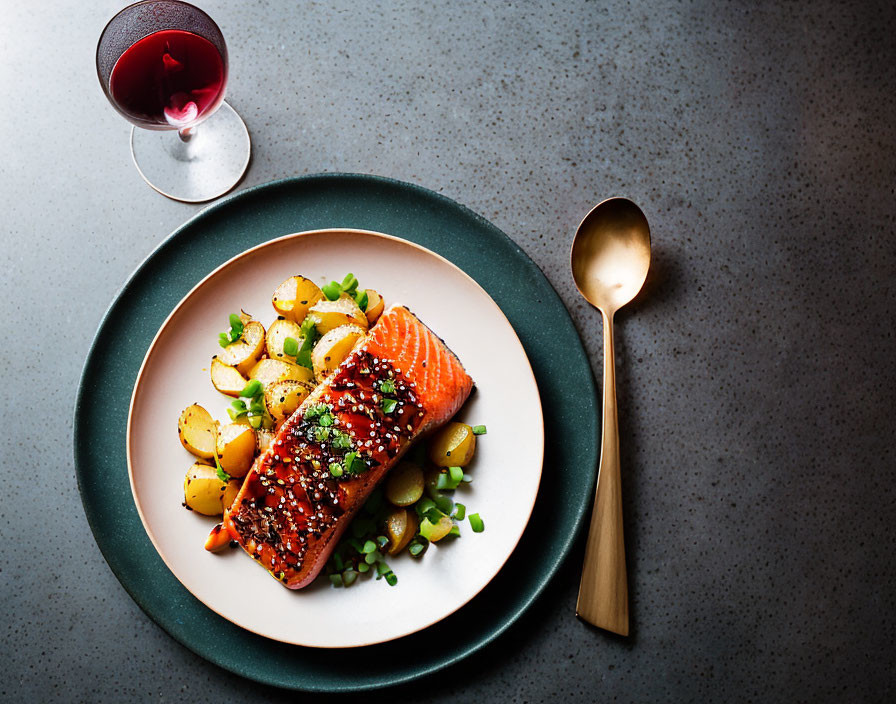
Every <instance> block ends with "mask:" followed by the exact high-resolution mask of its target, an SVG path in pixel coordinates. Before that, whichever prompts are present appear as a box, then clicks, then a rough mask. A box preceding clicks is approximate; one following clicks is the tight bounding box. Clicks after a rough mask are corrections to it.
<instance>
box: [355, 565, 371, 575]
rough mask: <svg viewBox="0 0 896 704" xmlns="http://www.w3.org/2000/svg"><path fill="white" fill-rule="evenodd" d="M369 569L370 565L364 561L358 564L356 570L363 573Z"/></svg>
mask: <svg viewBox="0 0 896 704" xmlns="http://www.w3.org/2000/svg"><path fill="white" fill-rule="evenodd" d="M369 571H370V565H368V564H367V563H366V562H362V563H361V564H359V565H358V572H360V573H361V574H364V573H365V572H369Z"/></svg>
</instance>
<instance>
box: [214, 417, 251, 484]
mask: <svg viewBox="0 0 896 704" xmlns="http://www.w3.org/2000/svg"><path fill="white" fill-rule="evenodd" d="M216 449H217V452H218V462H219V463H220V464H221V469H223V470H224V471H225V472H227V473H228V474H229V475H230V476H232V477H242V476H245V474H246V472H248V471H249V467H251V466H252V460H253V459H255V430H254V429H253V428H252V427H251V426H248V425H244V424H243V423H230V424H228V425H224V426H221V428H220V429H219V430H218V442H217V445H216Z"/></svg>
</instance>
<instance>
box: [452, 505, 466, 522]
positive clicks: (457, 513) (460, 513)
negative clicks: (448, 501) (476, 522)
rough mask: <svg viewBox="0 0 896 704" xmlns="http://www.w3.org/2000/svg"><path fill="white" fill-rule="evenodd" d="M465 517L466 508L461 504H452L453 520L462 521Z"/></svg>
mask: <svg viewBox="0 0 896 704" xmlns="http://www.w3.org/2000/svg"><path fill="white" fill-rule="evenodd" d="M466 515H467V507H466V506H464V505H463V504H454V513H453V514H451V517H452V518H454V519H455V520H458V521H462V520H464V518H465V517H466Z"/></svg>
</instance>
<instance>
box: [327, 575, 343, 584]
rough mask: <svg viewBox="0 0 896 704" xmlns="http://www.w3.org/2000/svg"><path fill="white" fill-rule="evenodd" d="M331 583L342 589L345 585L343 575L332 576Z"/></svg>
mask: <svg viewBox="0 0 896 704" xmlns="http://www.w3.org/2000/svg"><path fill="white" fill-rule="evenodd" d="M330 581H331V582H332V583H333V586H334V587H341V586H342V584H343V582H342V575H341V574H331V575H330Z"/></svg>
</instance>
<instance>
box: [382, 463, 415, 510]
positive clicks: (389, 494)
mask: <svg viewBox="0 0 896 704" xmlns="http://www.w3.org/2000/svg"><path fill="white" fill-rule="evenodd" d="M421 496H423V470H422V469H420V467H418V466H417V465H416V464H414V463H413V462H400V463H399V464H398V466H397V467H396V468H395V469H393V470H392V471H391V472H389V477H388V478H387V479H386V498H387V499H388V500H389V502H390V503H392V504H395V505H396V506H410V505H411V504H412V503H415V502H416V501H417V500H418V499H419V498H420V497H421Z"/></svg>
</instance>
